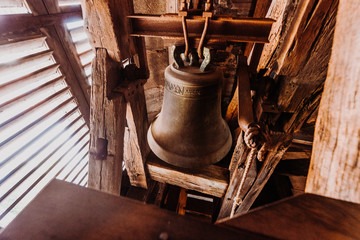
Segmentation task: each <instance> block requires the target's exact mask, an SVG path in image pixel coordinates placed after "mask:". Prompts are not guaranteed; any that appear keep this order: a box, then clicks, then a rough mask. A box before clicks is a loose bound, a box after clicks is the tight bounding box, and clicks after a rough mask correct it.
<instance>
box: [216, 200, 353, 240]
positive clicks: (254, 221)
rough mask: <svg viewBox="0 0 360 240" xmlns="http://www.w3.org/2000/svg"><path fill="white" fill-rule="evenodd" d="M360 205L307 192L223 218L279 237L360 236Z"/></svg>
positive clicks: (235, 225) (232, 224)
mask: <svg viewBox="0 0 360 240" xmlns="http://www.w3.org/2000/svg"><path fill="white" fill-rule="evenodd" d="M359 224H360V205H359V204H354V203H350V202H345V201H340V200H336V199H331V198H326V197H321V196H318V195H314V194H303V195H299V196H296V197H292V198H288V199H284V200H280V201H279V202H275V203H273V204H270V205H268V206H265V207H260V208H257V209H254V210H252V211H250V212H248V213H247V214H245V215H242V216H239V217H235V218H233V219H230V220H226V219H225V220H223V221H222V223H221V224H220V226H227V227H231V228H235V229H239V228H240V229H246V230H249V231H253V232H257V233H259V234H265V235H267V236H270V237H274V238H276V239H342V240H345V239H360V228H359Z"/></svg>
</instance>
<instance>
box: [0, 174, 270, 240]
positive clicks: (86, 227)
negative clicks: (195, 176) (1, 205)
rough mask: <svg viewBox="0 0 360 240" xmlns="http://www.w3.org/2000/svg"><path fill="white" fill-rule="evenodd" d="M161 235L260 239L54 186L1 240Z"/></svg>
mask: <svg viewBox="0 0 360 240" xmlns="http://www.w3.org/2000/svg"><path fill="white" fill-rule="evenodd" d="M161 233H163V235H166V234H167V235H168V238H167V239H169V240H170V239H171V240H173V239H265V238H264V237H262V236H260V235H255V234H252V233H249V232H246V231H242V230H240V231H237V230H230V229H226V228H222V227H219V226H215V225H211V224H207V223H204V222H198V221H197V220H195V219H193V218H190V217H184V216H179V215H177V214H175V213H172V212H169V211H167V210H164V209H160V208H157V207H155V206H152V205H146V204H144V203H141V202H139V201H135V200H131V199H128V198H124V197H116V196H113V195H109V194H105V193H102V192H99V191H95V190H91V189H86V188H83V187H79V186H76V185H73V184H70V183H66V182H63V181H59V180H53V181H52V182H51V183H50V184H49V185H48V186H47V187H45V189H44V190H43V191H42V192H41V193H40V194H39V195H38V196H37V197H36V198H35V199H34V200H33V201H32V202H31V203H30V204H29V205H28V206H27V207H26V208H25V209H24V210H23V211H22V212H21V213H20V214H19V215H18V217H17V218H16V219H15V220H14V221H13V222H12V223H11V224H10V225H9V226H8V227H7V228H6V229H5V230H4V232H3V233H2V234H1V235H0V239H7V240H8V239H37V240H40V239H161V238H159V236H160V234H161ZM165 233H166V234H165ZM163 239H166V238H163Z"/></svg>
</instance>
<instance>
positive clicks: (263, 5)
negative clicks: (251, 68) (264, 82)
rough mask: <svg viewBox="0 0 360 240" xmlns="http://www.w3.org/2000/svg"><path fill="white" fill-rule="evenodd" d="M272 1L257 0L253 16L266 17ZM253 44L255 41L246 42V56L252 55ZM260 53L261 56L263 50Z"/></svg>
mask: <svg viewBox="0 0 360 240" xmlns="http://www.w3.org/2000/svg"><path fill="white" fill-rule="evenodd" d="M272 1H273V0H257V1H256V6H255V10H254V14H253V16H252V17H253V18H265V17H266V14H267V12H268V10H269V7H270V4H271V2H272ZM253 46H254V43H252V42H251V43H247V44H246V47H245V50H244V55H245V56H246V57H248V56H250V53H251V50H252V49H253ZM261 50H262V49H261ZM253 51H254V50H253ZM253 55H254V54H253ZM255 55H258V54H255ZM259 55H260V56H261V52H260V54H259ZM260 56H259V57H258V58H259V59H258V60H257V62H258V61H259V60H260ZM256 66H257V64H256ZM255 71H256V69H255Z"/></svg>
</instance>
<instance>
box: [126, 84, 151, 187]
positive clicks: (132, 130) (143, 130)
mask: <svg viewBox="0 0 360 240" xmlns="http://www.w3.org/2000/svg"><path fill="white" fill-rule="evenodd" d="M135 91H136V93H135V94H134V95H133V96H132V97H131V98H130V99H129V102H127V107H126V119H127V126H128V127H127V128H126V130H125V150H124V161H125V167H126V170H127V173H128V175H129V178H130V183H131V185H132V186H137V187H142V188H147V180H146V173H145V165H144V164H145V161H146V158H147V156H148V154H149V152H150V148H149V145H148V143H147V137H146V136H147V130H148V127H149V123H148V118H147V111H146V103H145V94H144V87H143V86H140V87H139V88H137V89H136V90H135Z"/></svg>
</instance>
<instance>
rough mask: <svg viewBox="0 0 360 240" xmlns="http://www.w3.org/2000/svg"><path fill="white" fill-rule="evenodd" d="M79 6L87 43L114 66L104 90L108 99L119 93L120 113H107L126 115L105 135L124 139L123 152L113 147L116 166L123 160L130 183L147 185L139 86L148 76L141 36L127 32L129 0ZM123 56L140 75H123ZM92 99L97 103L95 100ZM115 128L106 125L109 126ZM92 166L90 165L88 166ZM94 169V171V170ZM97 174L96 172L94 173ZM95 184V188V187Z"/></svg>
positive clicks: (144, 112) (144, 113)
mask: <svg viewBox="0 0 360 240" xmlns="http://www.w3.org/2000/svg"><path fill="white" fill-rule="evenodd" d="M82 7H83V12H84V18H85V26H86V28H87V30H88V32H89V33H90V39H91V44H92V45H93V47H94V48H95V49H106V52H107V54H108V57H109V58H111V59H112V61H113V62H114V63H115V62H116V63H117V65H118V70H119V72H117V73H116V74H117V77H118V79H117V81H111V82H109V83H108V85H107V88H106V90H105V93H106V94H107V98H109V99H112V96H118V95H119V94H120V95H122V96H123V98H124V101H123V102H121V104H122V105H121V108H119V111H121V116H119V115H117V114H111V113H109V116H108V117H110V118H111V117H112V118H121V119H122V118H126V128H125V125H124V126H123V125H121V126H120V127H121V128H122V130H121V131H120V130H113V131H120V132H118V134H115V135H113V136H110V137H109V138H107V140H108V141H113V142H119V144H120V140H119V138H120V139H121V141H124V139H125V142H124V143H121V147H124V149H125V150H124V152H123V149H118V150H117V151H118V152H121V154H122V155H121V159H120V158H118V159H117V161H118V162H117V163H116V166H117V165H118V164H121V163H122V160H124V161H125V167H126V170H127V174H128V176H129V178H130V182H131V184H132V186H137V187H142V188H148V182H147V176H146V172H145V165H144V163H145V160H146V157H147V155H148V153H149V151H150V149H149V147H148V145H147V139H146V132H147V129H148V125H149V124H148V118H147V110H146V104H145V94H144V88H143V84H144V82H145V81H146V80H145V79H146V78H147V77H148V69H147V59H146V51H145V44H144V39H143V38H138V37H136V38H134V37H131V36H130V34H129V32H130V30H129V24H128V20H127V18H126V17H127V16H128V15H130V14H132V13H133V5H132V1H131V0H126V1H121V2H118V1H111V2H109V1H105V0H95V1H83V2H82ZM126 59H133V60H134V61H135V62H136V64H137V65H138V67H139V68H136V69H134V68H132V69H130V70H129V71H138V72H140V74H139V75H141V77H140V78H136V79H135V78H134V79H128V78H129V76H127V74H126V72H127V71H128V70H127V69H126V68H122V67H123V64H122V62H123V61H124V60H126ZM132 67H134V66H132ZM120 70H121V71H120ZM132 75H134V72H133V74H132ZM137 77H139V76H137ZM130 78H131V77H130ZM94 98H96V96H94ZM92 101H94V102H97V101H98V99H94V100H92ZM99 103H100V102H99ZM91 104H93V103H91ZM94 111H99V112H98V113H97V114H99V115H100V116H101V114H102V110H101V109H94ZM121 121H122V120H121ZM97 124H98V123H97ZM115 127H116V126H110V128H115ZM92 128H97V126H96V125H93V126H92ZM124 131H125V132H124ZM93 141H95V139H93ZM119 146H120V145H119ZM116 154H118V153H116ZM92 167H93V166H91V165H90V168H92ZM95 168H98V167H95ZM95 171H98V170H96V169H95ZM97 174H98V175H99V174H100V173H99V172H97ZM92 177H95V178H96V177H98V176H95V175H93V176H90V175H89V178H92ZM96 187H97V188H98V186H96ZM98 189H99V188H98Z"/></svg>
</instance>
